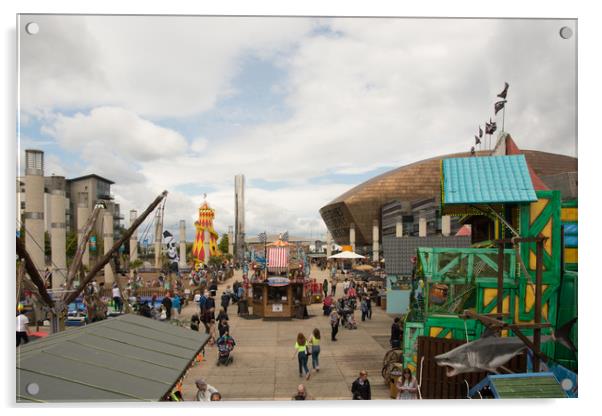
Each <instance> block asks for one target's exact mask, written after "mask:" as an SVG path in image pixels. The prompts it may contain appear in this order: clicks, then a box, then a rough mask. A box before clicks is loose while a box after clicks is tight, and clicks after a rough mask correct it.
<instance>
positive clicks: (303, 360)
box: [17, 266, 418, 401]
mask: <svg viewBox="0 0 602 416" xmlns="http://www.w3.org/2000/svg"><path fill="white" fill-rule="evenodd" d="M234 268H235V267H232V266H223V267H212V268H209V267H208V268H201V269H198V270H193V271H192V272H191V273H190V275H189V276H187V278H188V288H187V289H185V288H184V280H183V279H184V277H183V276H181V275H180V274H177V275H175V276H172V275H170V276H167V277H166V276H165V275H164V274H159V275H158V276H157V277H156V278H155V279H148V280H146V281H144V280H143V279H142V277H141V276H140V275H139V274H138V273H134V274H133V276H132V277H130V278H128V280H127V284H125V285H124V286H122V287H124V288H125V290H124V293H122V291H121V288H120V286H119V285H117V283H113V284H112V285H111V287H110V288H109V289H108V290H105V287H104V286H105V285H104V283H97V282H96V281H92V282H91V283H90V284H89V285H88V287H87V288H86V291H85V296H84V306H85V308H86V312H87V313H88V315H89V316H93V317H95V318H94V319H103V315H104V316H106V313H107V312H106V311H107V308H108V306H109V305H111V306H112V307H113V309H114V310H115V311H116V312H121V311H123V309H124V306H125V303H126V302H127V303H128V304H129V306H131V307H132V309H133V310H134V311H135V312H137V313H139V314H140V315H142V316H146V317H149V318H153V319H157V320H165V321H169V320H172V319H179V318H180V316H181V314H182V308H183V307H184V306H185V305H186V304H187V303H188V301H189V300H191V301H192V302H193V304H194V305H195V311H194V313H193V314H192V316H191V318H190V329H192V330H194V331H203V332H204V333H206V334H207V335H208V343H207V345H208V346H209V347H210V348H211V347H216V350H215V351H216V353H217V354H216V355H217V365H229V364H230V363H231V362H232V357H231V355H230V353H231V352H232V350H233V349H234V346H235V345H236V342H235V340H234V337H233V336H232V334H231V330H230V316H229V313H230V311H229V310H230V309H231V308H232V307H233V305H235V304H238V306H239V309H238V314H239V315H240V313H241V309H240V308H241V304H242V302H241V300H243V299H245V297H246V290H245V287H244V285H243V283H241V282H239V281H235V282H234V284H233V285H232V286H230V285H226V287H225V288H224V290H223V291H221V294H220V295H219V296H218V285H219V283H221V282H224V281H225V280H226V278H227V277H230V276H231V275H232V271H233V269H234ZM247 270H248V268H247ZM245 272H246V271H245ZM245 275H246V273H245ZM336 275H337V270H336V268H333V269H332V270H331V271H330V277H331V279H324V281H323V283H322V290H323V293H324V296H323V305H322V309H323V314H324V316H325V317H327V318H328V322H329V325H330V329H331V331H330V340H331V341H332V342H337V341H338V340H339V338H338V335H339V328H340V326H343V327H344V328H346V329H349V330H353V329H356V328H357V327H358V322H357V321H356V319H355V311H356V310H358V309H359V312H360V319H361V322H366V321H370V320H371V319H372V312H373V311H372V308H373V305H374V304H375V303H376V300H377V298H378V296H379V290H378V288H377V287H376V285H374V284H372V283H367V282H363V281H359V282H356V281H355V280H354V279H352V278H350V277H348V275H345V277H344V278H343V279H342V281H341V282H338V280H337V278H336ZM140 288H161V289H164V290H165V292H164V293H165V294H164V295H163V296H162V297H158V296H157V295H153V296H152V297H151V298H150V300H149V299H146V300H143V298H142V297H140V296H136V295H137V293H139V292H140V291H139V290H138V289H140ZM337 289H339V292H338V295H339V296H338V297H337ZM21 311H22V308H21V310H20V311H19V312H21ZM402 328H403V325H402V322H401V320H400V318H395V319H394V322H393V323H392V325H391V336H390V345H391V347H392V348H400V346H401V340H402ZM321 335H322V334H321V332H320V329H319V328H314V329H313V331H312V332H311V334H309V336H306V335H305V334H303V333H302V332H298V333H297V337H296V340H295V343H294V354H293V357H292V359H294V358H295V357H296V358H297V366H298V372H299V377H300V378H303V377H305V379H306V380H309V379H310V378H311V376H312V373H319V372H320V353H321V352H322V351H321V350H322V336H321ZM27 341H28V330H27V317H25V315H24V314H22V313H19V314H18V315H17V346H18V345H19V344H21V343H26V342H27ZM203 353H205V351H204V350H203ZM310 359H311V369H310V366H309V360H310ZM195 384H196V387H197V394H196V400H198V401H219V400H221V399H222V396H221V394H220V392H219V391H218V390H217V388H215V387H214V386H212V385H210V384H208V383H207V381H206V380H204V379H198V380H196V381H195ZM395 387H396V388H397V392H398V393H397V397H396V398H397V399H399V400H404V399H406V400H407V399H416V398H417V392H418V386H417V381H416V378H415V377H414V376H413V375H412V372H411V371H410V369H407V368H405V369H403V371H402V375H401V377H399V379H398V381H397V382H396V383H395ZM351 398H352V399H353V400H371V398H372V391H371V386H370V381H369V380H368V372H367V371H366V370H365V369H362V370H361V371H360V372H359V376H358V377H357V378H356V379H355V380H354V381H353V383H352V386H351ZM292 399H293V400H313V399H314V398H313V396H312V395H310V394H309V393H308V391H307V388H306V386H305V385H304V384H299V385H298V387H297V390H296V392H295V393H294V394H293V395H292Z"/></svg>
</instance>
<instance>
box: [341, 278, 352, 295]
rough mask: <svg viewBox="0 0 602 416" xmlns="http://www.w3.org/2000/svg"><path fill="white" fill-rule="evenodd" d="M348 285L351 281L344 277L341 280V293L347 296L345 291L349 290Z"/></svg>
mask: <svg viewBox="0 0 602 416" xmlns="http://www.w3.org/2000/svg"><path fill="white" fill-rule="evenodd" d="M350 286H351V282H350V281H349V279H348V278H345V281H344V282H343V294H345V296H347V292H348V291H349V287H350Z"/></svg>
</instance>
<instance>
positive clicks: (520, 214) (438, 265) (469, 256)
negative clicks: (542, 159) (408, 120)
mask: <svg viewBox="0 0 602 416" xmlns="http://www.w3.org/2000/svg"><path fill="white" fill-rule="evenodd" d="M529 175H530V174H529V171H528V167H527V165H526V161H525V160H524V157H523V156H518V157H517V156H504V157H487V158H460V159H446V160H444V161H443V162H442V177H441V193H442V198H441V201H442V210H441V211H442V213H443V214H450V215H464V216H474V215H477V216H485V217H488V218H489V219H490V221H491V222H492V223H493V225H494V228H495V234H496V236H495V238H511V237H513V236H514V235H515V234H514V232H517V233H518V235H520V237H523V238H529V237H538V236H544V237H547V240H545V242H544V247H543V248H544V250H543V274H542V321H543V322H547V323H550V324H551V325H552V327H551V328H545V329H543V330H542V331H541V333H542V335H546V334H550V333H551V332H552V330H553V329H554V328H557V327H559V326H561V325H562V324H564V323H566V322H568V321H569V320H571V319H573V318H574V317H576V316H577V274H576V273H574V272H571V271H568V272H565V271H564V270H563V267H562V255H563V254H564V256H565V260H567V259H568V260H571V262H568V261H567V262H566V265H567V269H569V270H576V266H577V264H576V250H577V248H576V221H577V211H576V210H577V203H576V201H569V202H564V203H562V202H561V195H560V192H559V191H555V190H538V191H535V190H534V189H533V184H532V182H531V178H530V176H529ZM492 178H495V180H493V179H492ZM561 210H562V211H561ZM563 224H565V225H569V226H573V225H575V227H572V228H570V232H569V235H570V236H571V237H573V236H574V237H575V238H572V239H571V242H570V244H569V246H568V247H567V245H566V243H565V244H564V246H563V241H562V238H561V234H562V226H563ZM565 231H566V228H565ZM565 235H566V233H565ZM573 246H575V247H573ZM567 249H571V250H573V252H569V253H573V254H569V255H568V256H567ZM516 250H520V251H519V252H518V253H517V251H516ZM535 251H536V245H535V243H527V242H523V243H520V245H516V246H512V245H511V244H509V245H508V246H506V248H505V249H504V273H503V306H502V311H503V312H504V313H505V314H507V316H506V317H505V318H504V320H505V321H506V322H508V323H532V322H534V317H535V310H534V305H535V277H536V276H535V274H536V271H535V269H536V255H535ZM519 255H520V256H519ZM519 257H520V258H519ZM417 259H418V265H417V278H418V279H423V282H424V290H423V296H422V300H421V301H420V302H418V301H417V302H413V303H412V307H413V308H414V310H413V311H412V313H411V314H410V315H409V316H410V317H411V319H412V320H413V321H408V322H406V323H405V326H404V329H405V331H404V346H403V347H404V365H405V366H409V367H410V368H413V369H415V368H416V366H417V365H420V364H419V363H417V362H416V339H417V337H418V336H420V335H425V336H430V337H439V338H448V339H456V340H466V339H467V338H468V340H469V341H470V340H474V339H476V338H478V337H480V336H481V334H482V333H483V331H484V330H485V326H484V325H483V324H482V323H481V322H480V321H476V320H471V319H467V320H464V319H462V318H460V317H459V314H460V313H462V311H463V310H464V309H469V310H473V311H474V312H476V313H477V314H491V313H495V312H496V311H497V291H498V282H497V276H498V265H497V263H498V250H497V249H496V248H427V247H421V248H418V250H417ZM521 260H522V264H521ZM573 260H574V262H573ZM523 265H524V268H523ZM524 269H526V274H525V270H524ZM440 293H444V295H441V296H439V294H440ZM416 309H420V310H418V311H417V310H416ZM521 332H522V333H524V334H525V335H527V336H528V335H532V334H533V330H532V329H523V330H521ZM512 335H514V334H512V332H511V331H507V330H506V331H503V332H502V336H512ZM571 338H572V340H573V342H574V343H575V344H576V340H577V329H576V326H575V327H574V329H573V332H572V333H571ZM542 352H543V353H544V354H546V355H547V356H548V357H552V358H555V359H556V360H557V361H558V362H559V363H561V364H562V365H564V366H566V367H567V368H570V369H576V367H577V359H576V357H575V355H574V354H573V353H572V352H571V351H569V350H568V349H566V348H564V347H562V346H558V347H557V345H556V343H552V342H547V343H544V344H542ZM540 381H542V380H536V381H535V384H537V383H538V382H540ZM529 382H533V380H529ZM512 383H518V384H520V382H519V381H512ZM521 397H539V396H537V395H536V394H530V393H529V394H525V393H524V391H523V392H522V396H521Z"/></svg>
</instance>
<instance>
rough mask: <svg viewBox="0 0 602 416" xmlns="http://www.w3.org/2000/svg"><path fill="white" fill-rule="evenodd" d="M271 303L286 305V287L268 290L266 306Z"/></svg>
mask: <svg viewBox="0 0 602 416" xmlns="http://www.w3.org/2000/svg"><path fill="white" fill-rule="evenodd" d="M273 303H288V286H282V287H269V288H268V304H273Z"/></svg>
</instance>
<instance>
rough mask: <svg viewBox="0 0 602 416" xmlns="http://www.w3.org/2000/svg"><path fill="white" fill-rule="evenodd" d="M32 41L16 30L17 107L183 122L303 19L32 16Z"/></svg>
mask: <svg viewBox="0 0 602 416" xmlns="http://www.w3.org/2000/svg"><path fill="white" fill-rule="evenodd" d="M36 22H37V23H38V24H39V26H40V35H39V36H27V35H24V29H23V28H22V29H21V34H22V37H21V103H22V107H23V109H25V110H26V111H28V112H31V111H35V110H37V109H40V108H46V107H59V108H67V109H69V108H76V109H77V108H82V107H85V108H90V107H95V106H102V105H110V106H119V107H124V108H128V109H130V110H132V111H135V112H136V113H138V114H141V115H143V116H150V117H155V118H161V117H185V116H188V115H191V114H198V113H200V112H203V111H206V110H208V109H210V108H212V107H213V106H214V104H215V102H216V100H217V99H218V98H220V97H223V96H227V95H228V94H230V93H232V88H231V86H230V84H229V83H230V81H231V79H232V77H233V76H235V75H236V74H237V72H238V71H239V70H240V68H239V66H238V64H237V62H238V59H239V58H240V57H241V56H242V55H243V54H245V53H256V54H259V55H261V56H263V57H269V56H272V55H274V54H278V53H282V52H283V51H284V50H285V49H286V48H289V47H290V45H291V43H294V42H296V41H297V40H299V39H300V38H301V37H302V36H303V35H304V34H305V33H306V32H307V31H308V30H310V29H311V28H312V26H313V23H312V21H311V20H309V19H294V18H276V19H270V18H228V17H193V16H191V17H184V16H182V17H164V16H64V15H63V16H60V15H45V16H36Z"/></svg>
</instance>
